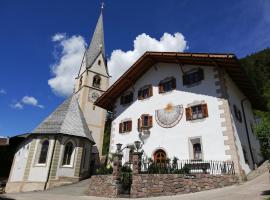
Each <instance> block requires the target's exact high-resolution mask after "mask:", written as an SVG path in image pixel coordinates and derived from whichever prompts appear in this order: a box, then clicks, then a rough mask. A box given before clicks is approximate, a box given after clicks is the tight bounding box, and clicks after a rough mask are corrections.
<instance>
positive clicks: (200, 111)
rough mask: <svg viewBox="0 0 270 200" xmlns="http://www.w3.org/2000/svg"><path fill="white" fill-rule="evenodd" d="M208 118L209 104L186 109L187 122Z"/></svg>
mask: <svg viewBox="0 0 270 200" xmlns="http://www.w3.org/2000/svg"><path fill="white" fill-rule="evenodd" d="M206 117H208V108H207V104H200V105H195V106H191V107H188V108H186V120H187V121H190V120H196V119H202V118H206Z"/></svg>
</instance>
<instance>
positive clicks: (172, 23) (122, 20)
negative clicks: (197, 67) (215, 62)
mask: <svg viewBox="0 0 270 200" xmlns="http://www.w3.org/2000/svg"><path fill="white" fill-rule="evenodd" d="M99 13H100V1H98V0H91V1H89V0H76V1H69V0H46V1H36V0H25V1H20V0H17V1H15V0H2V1H0V27H1V29H0V58H1V59H0V76H1V78H0V135H4V136H12V135H16V134H21V133H26V132H29V131H31V130H32V129H33V128H34V127H36V126H37V125H38V124H39V123H40V122H41V121H42V120H43V119H44V118H45V117H46V116H47V115H48V114H50V113H51V112H52V111H53V110H54V109H55V108H56V107H57V106H58V105H59V104H60V103H61V102H62V101H63V100H64V99H65V97H64V96H61V95H59V94H57V93H55V92H54V91H53V90H52V88H51V87H50V85H48V80H49V79H51V78H53V77H54V74H53V72H52V66H54V65H57V64H59V62H60V60H61V56H63V55H62V54H61V51H62V49H61V48H63V47H62V46H61V45H60V42H61V41H58V43H57V42H55V41H52V37H53V36H54V35H55V34H57V33H62V34H64V33H65V35H66V39H70V38H71V37H72V36H74V37H77V38H78V37H81V38H83V39H84V40H85V42H86V43H87V44H88V43H89V41H90V38H91V36H92V33H93V31H94V28H95V25H96V22H97V18H98V16H99ZM104 29H105V46H106V55H107V57H108V59H109V58H110V57H111V53H112V52H113V50H115V49H121V50H122V51H123V52H126V51H128V50H132V49H133V48H134V47H133V42H134V40H135V38H136V37H137V36H139V35H141V34H142V33H145V34H147V35H149V36H150V37H151V38H154V39H156V40H158V41H159V40H160V38H161V37H162V36H163V34H164V33H165V32H167V33H169V34H171V35H173V34H174V33H180V34H181V35H182V36H184V40H185V42H186V44H185V48H183V50H185V51H190V52H214V53H224V52H231V53H235V54H236V55H237V56H238V57H240V58H241V57H243V56H245V55H247V54H251V53H253V52H256V51H258V50H261V49H264V48H266V47H269V46H270V1H269V0H253V1H252V0H238V1H235V0H227V1H214V0H211V1H210V0H205V1H201V0H181V1H179V0H166V1H164V0H148V1H143V0H136V1H124V0H107V1H105V10H104ZM33 97H34V99H33ZM16 104H17V106H15V105H16ZM19 104H20V105H21V106H22V107H20V106H18V105H19Z"/></svg>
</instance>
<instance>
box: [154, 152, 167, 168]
mask: <svg viewBox="0 0 270 200" xmlns="http://www.w3.org/2000/svg"><path fill="white" fill-rule="evenodd" d="M166 157H167V156H166V153H165V151H163V150H162V149H159V150H157V151H156V152H155V153H154V161H155V163H157V164H161V163H165V162H166V159H167V158H166Z"/></svg>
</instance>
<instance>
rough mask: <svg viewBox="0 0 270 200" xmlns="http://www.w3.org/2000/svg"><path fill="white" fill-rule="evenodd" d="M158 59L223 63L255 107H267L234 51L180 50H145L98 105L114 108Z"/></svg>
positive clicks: (195, 62) (213, 64) (98, 101)
mask: <svg viewBox="0 0 270 200" xmlns="http://www.w3.org/2000/svg"><path fill="white" fill-rule="evenodd" d="M156 63H178V64H181V65H200V66H213V67H221V68H224V69H225V70H226V72H227V73H228V74H229V76H230V77H231V79H232V80H233V81H234V82H235V84H236V85H237V86H238V87H239V89H240V90H241V91H242V92H243V93H244V95H245V96H246V97H247V98H248V99H249V100H250V102H251V104H252V106H253V108H255V109H258V110H267V107H266V103H265V99H263V98H262V97H261V96H260V95H259V93H258V91H257V90H256V87H255V85H254V84H253V83H252V81H251V80H250V79H249V78H248V76H247V74H246V72H245V70H244V69H243V68H242V66H241V65H240V62H239V60H238V59H237V57H236V56H235V55H234V54H209V53H177V52H146V53H145V54H143V55H142V56H141V57H140V58H139V59H138V60H137V61H136V62H135V63H134V64H133V65H132V66H131V67H130V68H129V69H128V70H127V71H126V72H125V73H124V74H123V75H122V76H121V77H120V78H119V79H118V80H117V81H116V82H115V83H114V84H113V85H112V86H111V87H110V88H109V89H108V90H107V91H106V92H104V93H103V94H102V95H101V96H100V97H99V98H98V99H97V101H96V102H95V105H97V106H99V107H102V108H104V109H106V110H109V111H112V110H113V106H114V105H113V102H115V100H116V98H118V97H119V96H120V95H121V94H122V93H123V92H124V91H125V90H127V89H128V88H129V87H130V86H132V85H133V84H134V83H135V82H136V81H137V79H139V78H140V77H141V76H142V75H143V74H144V73H145V72H146V71H147V70H148V69H149V68H150V67H151V66H153V65H154V64H156Z"/></svg>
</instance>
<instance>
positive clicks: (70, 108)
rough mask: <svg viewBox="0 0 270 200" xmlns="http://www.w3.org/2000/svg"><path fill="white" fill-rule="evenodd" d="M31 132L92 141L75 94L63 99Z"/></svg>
mask: <svg viewBox="0 0 270 200" xmlns="http://www.w3.org/2000/svg"><path fill="white" fill-rule="evenodd" d="M31 134H66V135H72V136H78V137H84V138H87V139H89V140H90V141H92V142H94V140H93V137H92V135H91V132H90V130H89V129H88V126H87V124H86V121H85V118H84V115H83V113H82V111H81V109H80V106H79V104H78V101H77V99H76V96H75V95H73V96H71V97H69V98H68V99H67V100H65V101H64V102H63V103H62V104H61V105H60V106H59V107H58V108H56V110H55V111H54V112H53V113H52V114H50V115H49V116H48V117H47V118H46V119H45V120H44V121H43V122H41V124H39V125H38V127H37V128H35V129H34V130H33V131H32V133H31Z"/></svg>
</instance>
